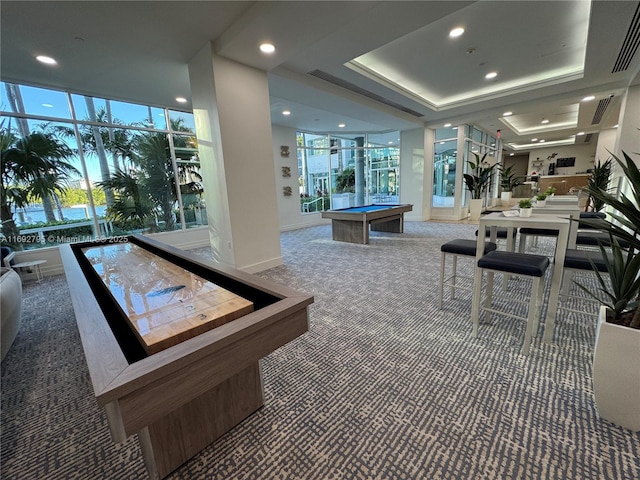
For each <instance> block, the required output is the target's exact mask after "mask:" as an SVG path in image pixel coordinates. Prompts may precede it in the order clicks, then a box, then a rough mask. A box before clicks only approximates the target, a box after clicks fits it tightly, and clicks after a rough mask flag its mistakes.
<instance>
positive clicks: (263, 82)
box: [189, 44, 282, 273]
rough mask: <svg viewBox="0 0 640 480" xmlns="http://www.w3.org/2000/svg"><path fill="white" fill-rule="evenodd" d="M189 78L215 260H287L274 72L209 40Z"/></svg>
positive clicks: (245, 266)
mask: <svg viewBox="0 0 640 480" xmlns="http://www.w3.org/2000/svg"><path fill="white" fill-rule="evenodd" d="M189 80H190V83H191V98H192V102H193V113H194V116H195V121H196V133H197V137H198V151H199V155H200V165H201V169H202V177H203V185H204V188H205V195H206V205H207V219H208V222H209V236H210V239H211V247H212V250H213V254H214V258H215V259H216V260H217V261H218V262H220V263H222V264H226V265H229V266H232V267H234V268H238V269H241V270H244V271H247V272H251V273H253V272H258V271H261V270H264V269H266V268H271V267H274V266H277V265H281V264H282V254H281V250H280V230H279V226H278V205H277V198H276V182H275V175H274V171H273V146H272V135H271V113H270V108H269V89H268V84H267V73H266V72H264V71H262V70H257V69H255V68H252V67H248V66H246V65H242V64H240V63H237V62H234V61H231V60H228V59H226V58H223V57H219V56H217V55H215V53H214V49H213V45H212V44H207V45H206V46H205V47H204V48H203V49H202V50H201V51H200V52H199V53H198V54H197V55H196V56H195V57H194V58H193V59H192V60H191V61H190V62H189Z"/></svg>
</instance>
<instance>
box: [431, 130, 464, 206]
mask: <svg viewBox="0 0 640 480" xmlns="http://www.w3.org/2000/svg"><path fill="white" fill-rule="evenodd" d="M456 148H457V141H456V140H449V141H440V142H437V143H436V144H435V149H434V150H435V157H434V159H433V200H432V202H433V207H434V208H439V207H440V208H442V207H452V206H453V204H454V198H455V179H456V161H457V158H458V154H457V151H456Z"/></svg>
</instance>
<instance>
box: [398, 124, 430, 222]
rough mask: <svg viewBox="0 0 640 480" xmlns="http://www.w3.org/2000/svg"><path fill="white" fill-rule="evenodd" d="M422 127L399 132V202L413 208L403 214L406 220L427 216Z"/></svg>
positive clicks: (427, 199)
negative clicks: (409, 204)
mask: <svg viewBox="0 0 640 480" xmlns="http://www.w3.org/2000/svg"><path fill="white" fill-rule="evenodd" d="M425 177H426V175H425V156H424V128H418V129H415V130H406V131H403V132H400V203H411V204H413V210H412V211H411V212H408V213H406V214H405V219H406V220H408V221H422V220H427V219H428V218H429V207H430V204H431V202H429V197H427V196H426V195H427V193H429V192H430V191H431V190H430V189H429V188H426V187H427V185H425V181H426V178H425Z"/></svg>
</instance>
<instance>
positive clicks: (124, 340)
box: [60, 236, 313, 479]
mask: <svg viewBox="0 0 640 480" xmlns="http://www.w3.org/2000/svg"><path fill="white" fill-rule="evenodd" d="M119 240H120V241H122V239H119ZM126 241H128V242H132V243H135V244H136V245H139V246H141V247H143V248H144V249H146V250H147V251H149V252H151V253H153V254H154V255H158V256H159V257H161V258H163V259H168V260H169V261H171V262H172V263H175V264H176V265H180V266H181V267H183V268H186V269H187V270H189V271H191V272H193V273H194V274H197V275H199V276H201V277H203V278H204V279H207V280H209V281H211V282H214V283H215V284H217V285H220V286H222V287H224V288H225V289H227V290H229V291H231V292H233V293H234V294H236V295H238V296H240V297H243V298H246V299H247V300H249V301H251V302H252V303H253V305H254V308H255V309H254V311H252V312H250V313H247V314H245V315H243V316H241V317H240V318H237V319H235V320H232V321H229V322H228V323H225V324H223V325H221V326H218V327H216V328H213V329H211V330H209V331H206V332H204V333H201V334H199V335H196V336H194V337H193V338H190V339H187V340H185V341H182V342H180V343H178V344H176V345H173V346H170V347H168V348H166V349H164V350H162V351H159V352H157V353H153V354H148V353H147V352H146V351H145V349H144V348H143V346H142V345H141V344H140V341H139V338H137V337H136V335H135V334H134V333H133V331H132V329H131V327H130V325H128V324H127V322H126V321H125V319H124V318H123V315H124V312H123V310H122V308H121V307H120V306H119V305H118V302H117V301H116V300H115V299H114V298H113V296H112V295H111V294H110V292H109V291H108V287H107V286H106V285H105V283H104V282H103V281H102V280H101V278H100V276H99V275H97V274H96V271H95V270H94V268H93V267H92V265H91V263H90V261H89V260H88V259H87V258H86V257H85V256H84V254H83V252H82V249H83V248H86V247H92V246H96V245H100V244H101V243H102V244H104V245H108V244H110V243H113V242H110V241H109V240H105V241H103V242H86V243H77V244H66V245H61V246H60V253H61V257H62V261H63V264H64V268H65V274H66V277H67V282H68V285H69V290H70V292H71V301H72V303H73V307H74V311H75V314H76V321H77V324H78V329H79V332H80V337H81V340H82V346H83V349H84V353H85V357H86V361H87V365H88V368H89V373H90V376H91V381H92V384H93V389H94V393H95V396H96V399H97V402H98V405H99V406H101V407H103V408H104V410H105V413H106V417H107V421H108V424H109V428H110V431H111V436H112V439H113V440H114V441H115V442H122V441H124V440H125V439H126V438H128V437H129V436H131V435H134V434H135V435H137V437H138V440H139V442H140V445H141V449H142V453H143V457H144V462H145V466H146V468H147V471H148V473H149V476H150V478H153V479H160V478H163V477H165V476H167V475H168V474H169V473H171V472H172V471H173V470H175V469H176V468H178V467H179V466H180V465H181V464H183V463H184V462H186V461H187V460H188V459H190V458H191V457H193V456H194V455H195V454H196V453H198V452H199V451H200V450H202V449H203V448H205V447H206V446H207V445H209V444H211V443H212V442H213V441H214V440H215V439H216V438H219V437H220V436H221V435H223V434H224V433H226V432H227V431H229V430H230V429H231V428H233V427H234V426H235V425H237V424H238V423H240V422H241V421H242V420H243V419H245V418H246V417H248V416H249V415H251V414H252V413H253V412H255V411H256V410H258V409H259V408H260V407H261V406H262V405H263V404H264V390H263V377H262V370H261V368H260V359H261V358H263V357H265V356H266V355H268V354H269V353H271V352H273V351H274V350H276V349H277V348H279V347H281V346H282V345H284V344H286V343H288V342H290V341H292V340H293V339H295V338H296V337H298V336H300V335H302V334H304V333H305V332H307V331H308V329H309V320H308V306H309V305H310V304H311V303H313V297H312V296H310V295H306V294H303V293H300V292H297V291H295V290H293V289H290V288H288V287H285V286H282V285H278V284H275V283H273V282H270V281H266V280H264V279H260V278H258V277H256V276H254V275H250V274H247V273H244V272H241V271H238V270H235V269H232V268H229V267H226V266H222V265H219V264H216V263H214V262H212V261H209V260H207V259H205V258H203V257H200V256H196V255H192V254H190V253H188V252H185V251H182V250H179V249H177V248H173V247H170V246H168V245H165V244H162V243H160V242H157V241H155V240H153V239H150V238H147V237H142V236H131V237H126Z"/></svg>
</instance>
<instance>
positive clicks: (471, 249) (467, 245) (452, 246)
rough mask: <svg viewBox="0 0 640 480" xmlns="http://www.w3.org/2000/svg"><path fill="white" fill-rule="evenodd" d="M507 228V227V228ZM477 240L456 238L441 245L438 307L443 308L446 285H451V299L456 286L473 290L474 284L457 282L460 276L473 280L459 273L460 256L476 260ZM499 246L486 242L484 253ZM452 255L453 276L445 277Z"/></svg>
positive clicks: (453, 296)
mask: <svg viewBox="0 0 640 480" xmlns="http://www.w3.org/2000/svg"><path fill="white" fill-rule="evenodd" d="M505 230H506V229H505ZM476 243H477V242H476V241H475V240H466V239H463V238H456V239H455V240H451V241H450V242H447V243H443V244H442V245H441V246H440V252H442V253H441V254H440V294H439V296H438V308H439V309H440V310H442V297H443V291H444V287H445V285H446V286H448V287H451V299H454V298H455V294H456V288H459V289H461V290H469V291H472V290H473V285H472V286H470V287H466V286H464V285H459V284H457V279H458V278H463V279H470V280H471V281H472V282H473V277H468V276H462V275H458V273H457V272H458V256H459V255H462V256H463V257H468V258H471V259H473V260H475V257H476ZM496 248H497V245H496V244H495V243H492V242H486V243H485V244H484V253H485V255H486V254H487V253H489V252H492V251H494V250H495V249H496ZM448 255H450V256H452V257H453V263H452V270H451V276H450V277H447V278H446V279H445V277H444V275H445V264H446V261H447V256H448Z"/></svg>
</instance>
